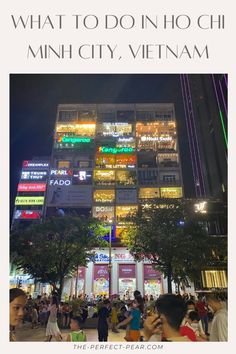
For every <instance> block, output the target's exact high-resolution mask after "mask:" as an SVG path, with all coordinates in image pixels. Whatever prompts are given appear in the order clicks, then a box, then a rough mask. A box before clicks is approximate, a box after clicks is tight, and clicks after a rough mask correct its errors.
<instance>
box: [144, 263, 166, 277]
mask: <svg viewBox="0 0 236 354" xmlns="http://www.w3.org/2000/svg"><path fill="white" fill-rule="evenodd" d="M161 276H162V274H161V272H159V271H158V270H155V269H153V266H152V265H151V264H144V266H143V277H144V279H145V280H148V279H159V278H161Z"/></svg>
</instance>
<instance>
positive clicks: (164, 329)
mask: <svg viewBox="0 0 236 354" xmlns="http://www.w3.org/2000/svg"><path fill="white" fill-rule="evenodd" d="M90 318H91V319H96V320H95V321H94V323H95V327H96V329H97V332H98V341H99V342H103V341H108V338H109V330H111V331H112V332H113V333H119V330H120V329H124V330H125V336H124V340H126V341H132V342H138V341H182V342H185V341H187V342H189V341H193V342H204V341H213V342H223V341H227V340H228V334H227V299H226V296H222V295H221V294H216V293H207V294H205V295H204V296H203V295H199V296H198V297H196V296H192V295H189V294H184V295H180V294H175V295H174V294H164V295H160V296H159V297H158V298H157V299H155V298H154V297H153V296H152V295H151V296H144V297H142V295H141V293H140V292H139V291H138V290H136V291H135V292H134V294H133V299H130V298H128V299H127V298H125V297H124V298H122V299H121V298H120V297H119V296H113V297H112V298H111V299H108V298H106V297H105V296H104V297H102V296H99V297H97V298H96V299H93V300H91V299H89V298H88V297H87V296H86V295H84V296H80V297H78V298H73V299H70V300H68V301H61V302H58V297H57V296H56V294H52V295H50V296H47V295H46V294H44V295H42V296H37V297H36V298H35V299H33V298H32V297H31V296H27V295H26V294H25V292H24V291H23V290H21V289H19V288H13V289H10V340H11V341H14V340H15V336H14V333H15V328H16V326H17V325H18V324H19V323H21V322H22V321H23V322H26V321H29V322H30V323H31V327H32V329H34V328H38V327H39V326H41V327H43V328H45V341H48V342H50V341H51V340H52V338H53V337H54V338H55V340H56V341H62V340H66V341H72V342H83V341H86V340H87V338H86V326H85V323H86V321H88V319H90ZM209 321H210V322H211V325H210V329H209ZM62 329H68V330H69V334H68V335H67V337H66V338H64V339H63V336H62V333H61V330H62Z"/></svg>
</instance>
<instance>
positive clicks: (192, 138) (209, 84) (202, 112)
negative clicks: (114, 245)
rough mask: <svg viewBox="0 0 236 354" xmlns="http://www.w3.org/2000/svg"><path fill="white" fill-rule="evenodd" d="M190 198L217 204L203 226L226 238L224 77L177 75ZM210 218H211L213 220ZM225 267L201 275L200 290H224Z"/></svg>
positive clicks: (226, 91) (226, 142) (225, 77)
mask: <svg viewBox="0 0 236 354" xmlns="http://www.w3.org/2000/svg"><path fill="white" fill-rule="evenodd" d="M180 82H181V89H182V96H183V103H184V110H185V118H186V128H187V133H188V143H189V150H190V156H191V165H192V171H193V177H194V189H195V195H193V196H194V197H197V198H200V199H201V201H202V203H203V202H204V200H207V199H211V200H212V205H217V203H220V207H218V208H217V210H216V211H214V213H212V215H209V214H208V220H207V223H206V226H207V230H208V233H209V234H210V235H214V237H227V172H228V157H227V155H228V151H227V150H228V136H227V126H228V100H227V93H228V77H227V75H226V74H202V75H196V74H189V75H188V74H182V75H180ZM213 216H214V217H213ZM226 274H227V273H226V267H225V265H223V266H221V265H220V264H219V266H218V268H214V269H206V270H203V271H202V274H201V275H202V282H201V283H202V287H203V288H212V287H213V288H226V287H227V275H226Z"/></svg>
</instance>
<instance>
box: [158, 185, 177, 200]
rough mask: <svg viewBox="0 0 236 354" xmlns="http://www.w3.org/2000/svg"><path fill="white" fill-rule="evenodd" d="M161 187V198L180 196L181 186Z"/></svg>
mask: <svg viewBox="0 0 236 354" xmlns="http://www.w3.org/2000/svg"><path fill="white" fill-rule="evenodd" d="M160 189H161V198H182V196H183V194H182V188H181V187H176V188H174V187H168V188H160Z"/></svg>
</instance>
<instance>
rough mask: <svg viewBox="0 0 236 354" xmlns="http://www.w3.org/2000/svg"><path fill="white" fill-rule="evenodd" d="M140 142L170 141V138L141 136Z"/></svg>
mask: <svg viewBox="0 0 236 354" xmlns="http://www.w3.org/2000/svg"><path fill="white" fill-rule="evenodd" d="M141 141H172V137H171V136H141Z"/></svg>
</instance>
